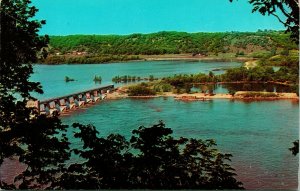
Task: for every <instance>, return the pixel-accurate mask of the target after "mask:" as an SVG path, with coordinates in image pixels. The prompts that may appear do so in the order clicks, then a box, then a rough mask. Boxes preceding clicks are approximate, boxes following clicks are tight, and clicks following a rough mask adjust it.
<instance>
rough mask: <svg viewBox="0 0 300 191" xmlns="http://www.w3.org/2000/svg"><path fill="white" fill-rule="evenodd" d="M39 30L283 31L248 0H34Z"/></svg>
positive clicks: (59, 32)
mask: <svg viewBox="0 0 300 191" xmlns="http://www.w3.org/2000/svg"><path fill="white" fill-rule="evenodd" d="M32 3H33V5H34V6H36V7H37V8H38V9H39V12H38V13H37V14H36V18H37V19H44V20H46V22H47V23H46V25H44V26H43V28H42V29H41V30H40V34H49V35H72V34H121V35H122V34H132V33H153V32H158V31H182V32H226V31H228V32H229V31H241V32H243V31H257V30H258V29H272V30H284V27H283V25H282V24H281V23H279V21H277V19H276V18H275V17H272V16H262V15H261V14H259V13H251V10H252V5H250V4H249V3H248V2H247V0H238V1H234V2H233V3H230V2H229V0H33V1H32Z"/></svg>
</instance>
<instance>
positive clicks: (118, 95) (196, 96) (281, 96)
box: [106, 89, 299, 101]
mask: <svg viewBox="0 0 300 191" xmlns="http://www.w3.org/2000/svg"><path fill="white" fill-rule="evenodd" d="M245 93H248V92H246V91H238V92H236V96H232V95H231V94H228V93H218V94H214V95H209V94H204V93H192V94H187V93H184V94H175V93H172V92H164V93H162V94H159V95H150V96H129V95H128V94H127V93H124V92H123V91H120V92H118V89H117V90H116V91H114V92H112V93H110V94H107V98H106V99H108V100H115V99H125V98H134V99H148V98H159V97H173V98H174V99H176V100H182V101H207V100H213V99H230V100H246V101H249V100H253V101H260V100H261V101H264V100H270V101H271V100H295V101H299V97H298V96H297V94H296V93H276V96H272V97H243V94H245Z"/></svg>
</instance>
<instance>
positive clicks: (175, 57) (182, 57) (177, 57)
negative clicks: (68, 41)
mask: <svg viewBox="0 0 300 191" xmlns="http://www.w3.org/2000/svg"><path fill="white" fill-rule="evenodd" d="M60 56H61V57H65V56H68V55H60ZM129 56H138V57H139V59H132V60H111V61H106V62H97V63H93V62H91V63H65V62H61V63H46V62H43V61H40V62H39V63H34V64H42V65H63V64H70V65H72V64H79V65H84V64H110V63H117V62H118V63H127V62H143V61H144V62H149V61H190V62H197V61H206V62H241V63H245V62H253V61H255V60H257V59H255V58H253V57H231V56H229V57H228V56H227V57H226V56H198V55H196V56H193V55H191V54H162V55H129ZM50 57H51V56H50ZM75 57H78V58H82V57H84V56H75Z"/></svg>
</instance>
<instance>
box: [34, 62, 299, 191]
mask: <svg viewBox="0 0 300 191" xmlns="http://www.w3.org/2000/svg"><path fill="white" fill-rule="evenodd" d="M240 65H241V63H220V62H217V63H211V62H210V63H205V62H184V61H154V62H128V63H114V64H88V65H57V66H49V65H48V66H47V65H35V66H34V71H35V73H34V75H33V76H32V77H31V79H32V80H34V81H40V82H41V83H42V85H43V89H44V92H45V94H43V95H38V96H37V98H39V99H46V98H51V97H57V96H62V95H66V94H69V93H73V92H78V91H81V90H85V89H89V88H94V87H98V86H99V84H95V83H94V82H93V81H92V80H93V78H94V76H95V75H100V76H101V77H102V80H103V81H102V84H101V85H107V84H111V83H112V82H111V79H112V77H114V76H116V75H131V76H133V75H135V76H140V77H148V76H149V75H151V74H153V75H154V76H155V77H165V76H171V75H174V74H192V73H199V72H202V73H208V72H209V71H211V70H213V69H216V68H222V69H226V68H233V67H238V66H240ZM215 73H216V74H220V73H224V70H222V71H216V72H215ZM65 76H69V77H71V78H74V79H76V81H75V82H70V83H66V82H64V77H65ZM226 88H228V87H223V86H221V87H220V86H218V87H216V88H215V91H216V93H221V92H226V91H227V90H226ZM241 88H242V87H241ZM244 88H245V87H244ZM246 88H249V86H247V87H246ZM258 89H259V90H260V89H273V90H274V87H273V88H272V87H265V86H263V87H258ZM277 90H278V89H277ZM282 91H283V90H282ZM62 120H63V122H64V123H66V124H72V123H74V122H80V123H84V124H87V123H91V124H93V125H95V126H96V127H97V129H98V130H99V131H100V132H101V135H103V136H105V135H108V134H110V133H120V134H122V135H125V136H126V137H129V136H130V135H131V131H132V130H133V129H135V128H137V127H139V126H140V125H145V126H150V125H153V124H155V123H157V122H158V121H159V120H163V121H164V122H165V123H166V125H167V127H171V128H172V129H173V130H174V135H175V136H185V137H194V138H201V139H210V138H213V139H215V140H216V141H217V143H218V148H219V149H220V150H221V151H222V152H228V153H231V154H233V158H232V165H233V166H234V167H235V168H236V170H237V174H238V179H239V180H241V181H242V182H243V183H244V186H245V187H246V188H248V189H296V188H297V182H298V181H297V170H298V156H297V157H294V156H292V154H291V152H290V151H289V150H288V148H289V147H291V146H292V142H293V141H294V140H296V139H298V127H299V105H298V103H295V102H292V101H261V102H248V103H247V102H241V101H228V100H213V101H209V102H188V103H186V102H180V101H175V100H173V99H172V98H168V99H163V98H156V99H148V100H133V99H123V100H114V101H109V100H106V101H103V102H101V103H99V104H97V105H94V106H92V107H90V108H88V109H81V110H78V111H76V112H75V113H73V114H72V115H71V116H66V117H63V118H62ZM69 133H70V134H71V133H72V131H70V132H69ZM72 142H73V145H75V146H76V144H80V142H78V140H72Z"/></svg>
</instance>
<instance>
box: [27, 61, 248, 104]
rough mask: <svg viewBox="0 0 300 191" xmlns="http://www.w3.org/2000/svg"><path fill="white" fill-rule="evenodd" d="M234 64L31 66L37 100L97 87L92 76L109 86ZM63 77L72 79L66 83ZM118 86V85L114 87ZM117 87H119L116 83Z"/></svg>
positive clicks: (129, 63) (184, 62)
mask: <svg viewBox="0 0 300 191" xmlns="http://www.w3.org/2000/svg"><path fill="white" fill-rule="evenodd" d="M241 65H242V64H241V63H237V62H226V63H225V62H198V61H197V62H187V61H151V62H140V61H137V62H126V63H110V64H84V65H83V64H72V65H67V64H64V65H34V74H33V75H32V76H31V80H32V81H38V82H41V84H42V86H43V90H44V94H42V95H40V94H35V97H37V98H39V99H47V98H52V97H58V96H63V95H66V94H71V93H74V92H78V91H81V90H86V89H92V88H95V87H99V86H100V85H99V84H97V83H95V82H94V81H93V79H94V76H95V75H98V76H99V75H100V76H101V77H102V83H101V85H108V84H112V81H111V80H112V78H113V77H115V76H117V75H120V76H123V75H130V76H139V77H149V75H154V77H157V78H161V77H167V76H172V75H174V74H195V73H200V72H201V73H206V74H207V73H208V72H209V71H211V70H214V69H219V71H215V72H214V73H215V74H220V73H224V70H225V69H228V68H233V67H239V66H241ZM65 76H68V77H70V78H73V79H75V81H74V82H68V83H66V82H65V81H64V79H65ZM116 85H117V84H116ZM119 85H120V84H119Z"/></svg>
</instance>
